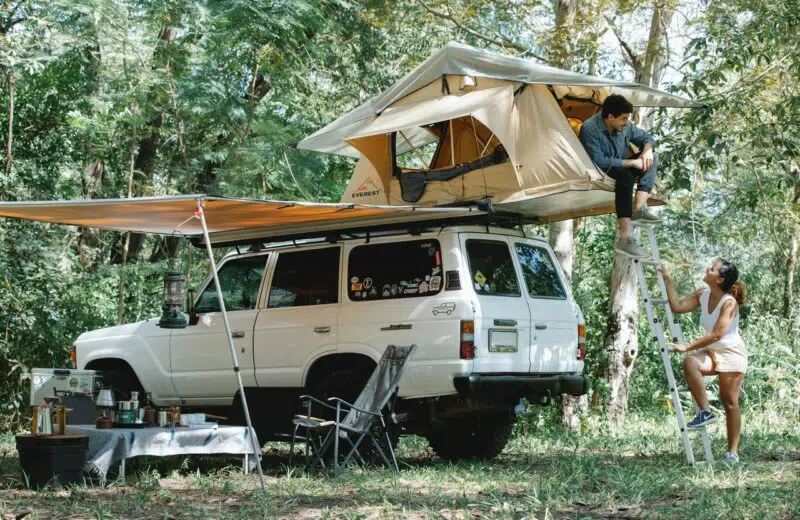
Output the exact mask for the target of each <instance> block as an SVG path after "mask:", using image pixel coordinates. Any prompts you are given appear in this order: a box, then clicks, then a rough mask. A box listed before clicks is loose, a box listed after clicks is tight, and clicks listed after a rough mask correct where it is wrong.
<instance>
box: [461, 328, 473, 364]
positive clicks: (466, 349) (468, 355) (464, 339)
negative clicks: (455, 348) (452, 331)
mask: <svg viewBox="0 0 800 520" xmlns="http://www.w3.org/2000/svg"><path fill="white" fill-rule="evenodd" d="M459 353H460V354H461V359H475V322H474V321H472V320H461V348H460V349H459Z"/></svg>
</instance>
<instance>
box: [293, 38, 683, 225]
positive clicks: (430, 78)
mask: <svg viewBox="0 0 800 520" xmlns="http://www.w3.org/2000/svg"><path fill="white" fill-rule="evenodd" d="M612 93H619V94H622V95H625V96H626V97H627V98H628V99H630V100H631V102H633V103H634V104H635V105H638V106H658V107H685V108H686V107H694V106H699V105H698V104H697V103H694V102H692V101H689V100H686V99H683V98H681V97H678V96H674V95H672V94H668V93H666V92H661V91H659V90H655V89H652V88H649V87H644V86H641V85H637V84H635V83H630V82H624V81H615V80H609V79H604V78H598V77H594V76H587V75H583V74H576V73H573V72H567V71H563V70H559V69H555V68H552V67H547V66H544V65H538V64H535V63H531V62H530V61H527V60H524V59H520V58H513V57H509V56H504V55H500V54H496V53H491V52H488V51H485V50H481V49H476V48H473V47H469V46H467V45H462V44H456V43H451V44H448V45H447V46H446V47H444V48H443V49H441V50H439V51H438V52H436V53H435V54H434V55H433V56H431V57H430V58H428V59H427V60H426V61H424V62H423V63H421V64H420V65H419V66H417V67H416V68H415V69H414V70H413V71H411V72H410V73H409V74H407V75H406V76H405V77H404V78H402V79H401V80H399V81H398V82H397V83H396V84H395V85H394V86H392V87H391V88H390V89H388V90H387V91H386V92H384V93H382V94H380V95H378V96H376V97H375V98H373V99H371V100H370V101H368V102H367V103H365V104H363V105H361V106H359V107H358V108H356V109H354V110H353V111H351V112H350V113H348V114H346V115H344V116H342V117H341V118H339V119H337V120H336V121H334V122H333V123H331V124H329V125H328V126H326V127H325V128H323V129H321V130H319V131H318V132H316V133H315V134H313V135H311V136H309V137H308V138H306V139H304V140H303V141H301V142H300V143H298V145H297V147H298V148H300V149H306V150H316V151H320V152H326V153H334V154H340V155H347V156H351V157H355V158H358V162H357V164H356V167H355V170H354V173H353V176H352V178H351V179H350V182H349V183H348V186H347V189H346V191H345V193H344V195H343V197H342V202H347V203H362V204H375V205H389V206H395V205H403V206H407V205H409V204H411V205H415V206H422V207H441V206H449V205H465V204H469V203H472V202H475V201H478V200H482V199H489V200H491V202H492V205H493V207H494V209H496V210H500V211H509V212H514V213H520V214H522V215H525V216H533V217H538V218H540V219H541V220H544V221H549V220H559V219H563V218H570V217H574V216H578V215H588V214H600V213H608V212H611V211H613V210H614V206H613V201H614V193H613V192H614V184H613V183H614V181H613V180H612V179H610V178H609V177H607V176H606V175H604V174H603V173H602V172H601V171H599V170H598V169H597V168H596V167H595V166H594V164H593V163H592V162H591V160H590V159H589V156H588V155H587V153H586V151H585V150H584V149H583V146H582V145H581V144H580V141H579V140H578V137H577V131H578V129H579V128H580V125H581V124H582V122H583V121H584V120H586V119H587V118H588V117H590V116H591V115H593V114H594V113H596V112H597V111H599V110H600V107H601V105H602V102H603V100H604V99H605V98H606V97H607V96H608V95H610V94H612Z"/></svg>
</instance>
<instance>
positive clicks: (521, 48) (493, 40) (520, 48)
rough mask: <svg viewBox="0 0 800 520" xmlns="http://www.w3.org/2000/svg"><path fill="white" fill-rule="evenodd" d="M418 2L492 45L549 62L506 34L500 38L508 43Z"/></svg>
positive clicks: (437, 15)
mask: <svg viewBox="0 0 800 520" xmlns="http://www.w3.org/2000/svg"><path fill="white" fill-rule="evenodd" d="M417 3H418V4H419V5H421V6H422V7H423V8H424V9H425V10H426V11H428V13H430V14H432V15H433V16H436V17H438V18H442V19H443V20H447V21H448V22H450V23H452V24H453V25H455V26H456V27H457V28H459V29H461V30H462V31H464V32H465V33H467V34H469V35H470V36H474V37H475V38H478V39H479V40H483V41H485V42H486V43H490V44H492V45H496V46H497V47H500V48H505V47H511V48H512V49H514V50H516V51H519V52H520V53H522V55H527V56H530V57H532V58H536V59H537V60H539V61H541V62H543V63H547V60H546V59H544V58H543V57H542V56H539V55H537V54H535V53H534V52H533V51H532V50H530V49H529V48H528V47H525V46H523V45H520V44H518V43H515V42H513V41H511V40H509V39H508V38H506V37H505V36H502V35H501V36H500V38H501V39H502V40H505V42H506V43H503V42H502V41H500V40H498V39H496V38H491V37H489V36H486V35H485V34H483V33H480V32H478V31H476V30H475V29H471V28H469V27H467V26H466V25H464V24H463V23H461V22H459V21H458V20H456V19H455V17H453V16H452V15H450V14H447V13H443V12H441V11H436V10H435V9H433V8H432V7H430V6H429V5H428V4H426V3H425V2H423V0H417Z"/></svg>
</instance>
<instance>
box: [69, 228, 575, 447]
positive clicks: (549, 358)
mask: <svg viewBox="0 0 800 520" xmlns="http://www.w3.org/2000/svg"><path fill="white" fill-rule="evenodd" d="M219 278H220V283H221V286H222V291H223V294H224V298H225V305H226V307H227V310H228V312H229V319H230V323H231V328H232V331H233V336H234V342H235V345H236V349H237V354H238V356H239V363H240V365H241V375H242V379H243V381H244V385H245V387H246V392H247V400H248V403H249V404H250V408H251V415H252V416H253V420H254V426H255V427H256V430H257V432H258V434H259V438H260V439H261V440H262V441H265V440H269V439H276V438H282V437H281V435H282V434H285V433H287V432H288V431H289V425H290V419H291V417H292V415H293V414H294V413H296V407H297V396H298V395H300V394H302V393H307V392H311V393H316V394H318V395H319V396H321V397H326V396H331V395H339V396H342V397H345V398H354V397H355V395H357V394H358V393H359V391H360V390H361V388H362V387H363V385H364V383H365V382H366V379H367V378H368V376H369V375H370V373H371V372H372V370H373V368H374V367H375V363H376V361H377V360H378V359H379V358H380V356H381V353H382V352H383V350H384V349H385V348H386V346H387V345H392V344H395V345H410V344H416V345H417V349H416V352H415V353H414V356H413V357H412V358H411V360H410V361H409V365H408V366H407V368H406V371H405V373H404V376H403V379H402V382H401V385H400V392H399V398H400V399H399V401H398V416H401V417H404V418H405V422H403V423H402V426H403V429H404V431H406V432H412V433H418V434H421V435H424V436H426V437H427V438H428V439H429V440H430V442H431V445H432V446H433V448H434V450H435V451H436V452H437V453H438V454H439V455H440V456H443V457H445V458H450V459H457V458H466V457H493V456H495V455H497V454H498V453H499V452H500V451H501V450H502V449H503V446H504V445H505V443H506V441H507V439H508V436H509V435H510V432H511V426H512V424H513V420H514V414H513V408H514V405H515V404H516V403H517V402H518V401H519V399H520V398H521V397H527V398H529V399H530V400H533V401H536V402H542V403H546V402H548V401H549V397H550V396H553V395H558V394H563V393H567V394H572V395H581V394H584V393H586V391H587V386H588V385H587V379H586V376H584V375H582V371H583V356H584V344H583V341H584V334H583V318H582V315H581V313H580V310H579V309H578V306H577V305H576V304H575V302H574V301H573V299H572V296H571V294H570V291H569V289H568V287H567V285H566V284H565V282H564V277H563V274H562V272H561V270H560V268H559V267H558V263H557V262H556V261H555V259H554V256H553V253H552V250H551V249H550V246H549V245H548V244H547V242H545V241H543V240H541V239H538V238H531V237H526V236H524V234H523V233H522V232H521V231H519V230H516V229H508V228H502V227H488V226H476V225H466V226H464V225H457V226H443V227H441V228H435V229H431V228H428V229H421V230H418V231H413V232H411V231H408V230H405V231H394V232H389V231H384V232H382V233H371V234H365V233H360V234H356V235H348V236H341V235H340V236H337V238H336V239H331V238H327V239H324V240H316V241H315V240H306V241H303V242H299V243H298V242H295V243H291V244H286V243H284V244H274V245H271V246H269V247H263V246H257V247H253V246H251V247H250V248H249V249H248V251H246V252H240V253H232V254H229V255H227V256H226V257H225V258H224V259H223V260H222V261H221V262H220V265H219ZM189 323H190V324H189V326H187V327H186V328H184V329H162V328H159V326H158V320H157V319H151V320H148V321H144V322H139V323H133V324H129V325H123V326H119V327H111V328H108V329H102V330H97V331H92V332H87V333H85V334H83V335H81V336H80V337H79V338H78V339H77V340H76V342H75V348H76V357H77V368H79V369H95V370H102V371H105V372H107V373H109V372H110V373H111V377H110V380H111V381H112V382H113V383H114V384H116V385H117V386H118V387H119V388H120V389H121V390H131V389H139V390H144V391H145V392H149V393H151V394H152V398H153V401H154V402H155V403H156V404H158V405H168V404H180V405H182V406H188V407H194V406H197V407H203V408H207V407H215V406H227V407H231V408H230V409H229V410H228V411H227V412H228V413H231V414H233V415H234V416H235V417H238V420H242V417H241V416H240V415H239V413H240V412H239V409H240V406H239V399H238V398H237V389H238V387H237V383H236V378H235V377H234V374H233V372H232V369H231V360H230V352H229V349H228V347H227V341H226V336H225V328H224V324H223V320H222V316H221V314H220V312H219V302H218V300H217V295H216V292H215V290H214V285H213V283H210V281H207V282H206V283H205V285H204V286H203V289H202V290H201V291H200V294H199V296H198V297H197V298H196V301H195V303H194V306H193V309H191V305H190V321H189ZM234 420H236V419H234Z"/></svg>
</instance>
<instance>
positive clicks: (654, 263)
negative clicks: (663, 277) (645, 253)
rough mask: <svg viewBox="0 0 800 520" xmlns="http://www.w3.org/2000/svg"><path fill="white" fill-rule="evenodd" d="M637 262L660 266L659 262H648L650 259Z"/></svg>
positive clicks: (641, 259)
mask: <svg viewBox="0 0 800 520" xmlns="http://www.w3.org/2000/svg"><path fill="white" fill-rule="evenodd" d="M639 261H640V262H641V263H643V264H644V265H655V266H661V262H659V261H658V260H650V259H644V258H640V259H639Z"/></svg>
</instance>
